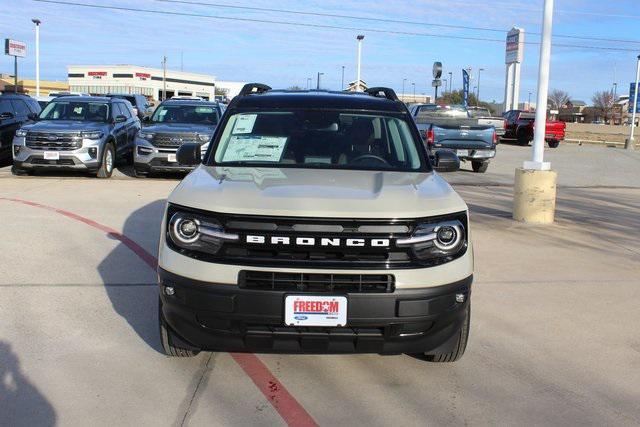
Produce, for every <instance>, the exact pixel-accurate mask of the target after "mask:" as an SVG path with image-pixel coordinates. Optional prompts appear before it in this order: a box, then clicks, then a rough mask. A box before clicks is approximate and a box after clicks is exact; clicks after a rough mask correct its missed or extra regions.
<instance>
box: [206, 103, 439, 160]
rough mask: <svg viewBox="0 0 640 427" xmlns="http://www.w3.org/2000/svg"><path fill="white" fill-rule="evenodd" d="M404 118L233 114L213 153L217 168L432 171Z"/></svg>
mask: <svg viewBox="0 0 640 427" xmlns="http://www.w3.org/2000/svg"><path fill="white" fill-rule="evenodd" d="M420 149H421V142H420V141H416V139H414V135H413V133H412V132H411V128H410V125H409V124H408V123H407V122H406V121H405V120H404V119H403V118H398V117H393V116H383V115H374V114H365V113H340V112H335V111H320V110H302V111H295V112H251V113H239V114H234V115H232V116H231V117H230V118H229V120H228V121H227V123H226V125H225V127H224V131H223V132H222V134H221V136H220V140H219V142H218V145H217V147H216V151H215V154H214V162H215V164H217V165H250V166H262V167H264V166H272V167H295V168H323V169H374V170H398V171H417V170H421V169H423V167H428V166H426V165H425V162H424V161H423V159H422V156H421V151H420Z"/></svg>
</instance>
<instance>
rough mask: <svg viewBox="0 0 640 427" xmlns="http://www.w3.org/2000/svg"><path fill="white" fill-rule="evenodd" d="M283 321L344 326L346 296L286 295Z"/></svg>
mask: <svg viewBox="0 0 640 427" xmlns="http://www.w3.org/2000/svg"><path fill="white" fill-rule="evenodd" d="M284 323H285V324H286V325H289V326H346V324H347V298H346V297H336V296H313V295H287V296H286V297H285V299H284Z"/></svg>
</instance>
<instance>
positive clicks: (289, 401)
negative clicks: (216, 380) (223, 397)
mask: <svg viewBox="0 0 640 427" xmlns="http://www.w3.org/2000/svg"><path fill="white" fill-rule="evenodd" d="M231 357H233V359H234V360H235V361H236V363H238V365H240V367H241V368H242V369H243V370H244V372H245V373H246V374H247V375H248V376H249V378H251V380H252V381H253V383H254V384H255V385H256V387H258V389H260V391H261V392H262V394H264V395H265V397H266V398H267V400H268V401H269V403H271V405H273V407H274V408H275V409H276V411H278V413H279V414H280V416H281V417H282V418H283V419H284V421H285V422H286V423H287V424H288V425H290V426H296V427H310V426H317V425H318V424H316V422H315V421H314V420H313V418H311V415H309V413H308V412H307V411H306V410H305V409H304V408H303V407H302V405H300V403H298V401H297V400H296V399H295V397H293V396H292V395H291V394H290V393H289V392H288V391H287V389H286V388H285V387H284V386H283V385H282V383H281V382H280V381H278V379H277V378H276V377H275V376H274V375H273V374H272V373H271V371H270V370H269V368H267V366H266V365H265V364H264V363H262V361H261V360H260V359H258V357H257V356H256V355H254V354H251V353H231Z"/></svg>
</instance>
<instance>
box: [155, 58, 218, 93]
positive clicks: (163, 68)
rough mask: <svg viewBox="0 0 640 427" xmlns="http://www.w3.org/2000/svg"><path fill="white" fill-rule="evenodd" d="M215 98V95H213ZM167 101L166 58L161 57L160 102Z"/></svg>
mask: <svg viewBox="0 0 640 427" xmlns="http://www.w3.org/2000/svg"><path fill="white" fill-rule="evenodd" d="M214 98H215V94H214ZM166 99H167V56H166V55H165V56H163V57H162V100H163V101H164V100H166Z"/></svg>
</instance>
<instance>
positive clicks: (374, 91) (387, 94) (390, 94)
mask: <svg viewBox="0 0 640 427" xmlns="http://www.w3.org/2000/svg"><path fill="white" fill-rule="evenodd" d="M380 92H382V93H383V94H384V96H380ZM365 93H366V94H368V95H371V96H375V97H377V98H387V99H390V100H391V101H400V100H399V99H398V95H396V92H395V91H394V90H393V89H391V88H388V87H372V88H369V89H367V90H365Z"/></svg>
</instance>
